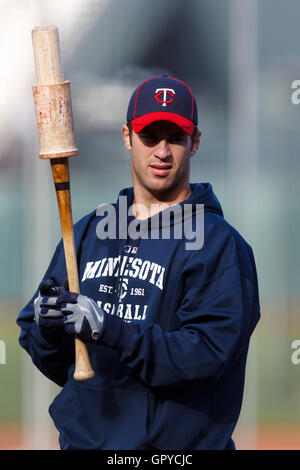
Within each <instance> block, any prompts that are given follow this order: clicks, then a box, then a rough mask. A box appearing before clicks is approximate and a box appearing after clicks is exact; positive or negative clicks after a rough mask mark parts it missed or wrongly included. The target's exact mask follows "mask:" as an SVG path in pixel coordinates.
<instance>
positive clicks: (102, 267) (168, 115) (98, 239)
mask: <svg viewBox="0 0 300 470" xmlns="http://www.w3.org/2000/svg"><path fill="white" fill-rule="evenodd" d="M197 125H198V121H197V105H196V101H195V98H194V96H193V93H192V91H191V89H190V88H189V86H188V85H187V84H185V83H184V82H182V81H180V80H178V79H176V78H172V77H169V76H159V77H155V78H150V79H149V80H146V81H145V82H143V83H142V84H141V85H140V86H139V87H138V88H137V89H136V90H135V91H134V92H133V95H132V97H131V99H130V102H129V106H128V111H127V124H126V125H124V126H123V128H122V135H123V140H124V145H125V147H126V149H127V150H128V151H129V153H130V155H131V169H132V187H130V188H125V189H122V190H121V191H120V193H119V196H118V198H117V201H116V203H114V204H110V205H109V204H108V205H106V206H104V207H102V206H100V207H99V208H98V209H97V210H94V211H93V212H92V213H90V214H88V215H86V216H85V217H83V218H82V219H81V220H80V221H79V222H78V223H76V224H75V226H74V233H75V241H76V252H77V261H78V269H79V278H80V292H81V293H80V295H78V294H75V293H73V292H69V291H68V288H67V285H66V283H65V280H66V278H67V274H66V266H65V259H64V251H63V245H62V242H60V243H59V244H58V246H57V248H56V251H55V253H54V256H53V258H52V260H51V263H50V265H49V268H48V270H47V272H46V274H45V276H44V277H43V280H42V282H41V284H40V286H39V288H38V289H37V291H36V293H35V294H34V296H33V298H32V299H31V300H30V302H29V303H28V304H27V305H26V306H25V307H24V309H23V310H22V311H21V313H20V315H19V317H18V320H17V323H18V325H19V326H20V328H21V334H20V339H19V340H20V344H21V346H22V347H23V348H25V349H26V351H27V352H28V353H29V354H30V356H31V358H32V361H33V362H34V364H35V365H36V367H38V369H39V370H40V371H41V372H42V373H43V374H44V375H45V376H46V377H48V378H49V379H50V380H52V381H54V382H55V383H56V384H58V385H60V386H61V387H62V390H61V392H60V393H59V394H58V396H57V397H56V398H55V399H54V401H53V403H52V404H51V406H50V408H49V412H50V415H51V417H52V419H53V421H54V423H55V426H56V427H57V429H58V430H59V433H60V437H59V442H60V446H61V449H110V450H111V449H131V450H133V449H150V450H165V449H169V450H170V449H176V450H185V449H189V450H192V449H234V448H235V444H234V442H233V440H232V433H233V430H234V428H235V426H236V423H237V420H238V417H239V413H240V409H241V404H242V395H243V388H244V377H245V367H246V358H247V352H248V346H249V340H250V337H251V334H252V332H253V330H254V328H255V326H256V324H257V322H258V320H259V317H260V306H259V294H258V285H257V275H256V268H255V261H254V256H253V252H252V249H251V247H250V246H249V244H248V243H247V242H246V241H245V240H244V238H243V237H242V236H241V235H240V234H239V233H238V232H237V230H235V229H234V228H233V227H232V226H231V225H230V224H229V223H228V222H227V221H226V220H225V219H224V215H223V211H222V208H221V205H220V203H219V201H218V199H217V197H216V196H215V194H214V192H213V189H212V186H211V184H210V183H191V182H190V161H191V158H192V157H193V156H194V155H195V154H196V152H197V150H198V147H199V143H200V135H201V133H200V131H199V130H198V127H197ZM188 227H189V229H188ZM201 234H203V240H202V242H201V236H200V235H201ZM75 334H76V335H77V336H78V337H79V338H80V339H81V340H82V341H84V342H85V343H86V345H87V348H88V351H89V356H90V360H91V364H92V366H93V369H94V371H95V377H94V378H92V379H90V380H87V381H76V380H74V378H73V372H74V361H75V358H74V335H75Z"/></svg>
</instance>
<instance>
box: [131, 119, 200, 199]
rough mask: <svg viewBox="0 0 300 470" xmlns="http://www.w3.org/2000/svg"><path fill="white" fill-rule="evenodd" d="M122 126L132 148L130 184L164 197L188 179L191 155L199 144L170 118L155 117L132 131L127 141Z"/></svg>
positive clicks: (181, 186)
mask: <svg viewBox="0 0 300 470" xmlns="http://www.w3.org/2000/svg"><path fill="white" fill-rule="evenodd" d="M127 130H128V128H127V126H124V127H123V138H124V143H125V146H126V148H127V149H128V150H130V151H131V165H132V178H133V185H134V186H135V187H139V188H140V189H142V190H143V189H144V190H147V191H148V192H150V193H151V194H153V195H155V196H159V197H163V198H167V197H168V194H172V193H174V190H175V191H176V190H178V191H180V190H182V189H183V188H184V187H186V186H187V185H188V183H189V173H190V159H191V156H192V155H193V154H194V153H195V152H196V151H197V149H198V146H199V138H198V137H199V136H196V139H195V141H194V144H192V139H191V137H190V136H189V135H187V134H186V133H185V132H184V131H183V130H182V129H180V127H178V126H176V124H174V123H172V122H169V121H157V122H154V123H152V124H150V125H149V126H147V127H145V128H144V129H143V130H142V131H141V132H140V133H139V134H136V133H135V132H134V131H132V139H131V143H130V142H129V138H128V133H127Z"/></svg>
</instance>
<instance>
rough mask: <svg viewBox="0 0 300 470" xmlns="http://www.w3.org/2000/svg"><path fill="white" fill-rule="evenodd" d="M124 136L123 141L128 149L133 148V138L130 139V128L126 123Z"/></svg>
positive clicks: (123, 130) (123, 131) (123, 128)
mask: <svg viewBox="0 0 300 470" xmlns="http://www.w3.org/2000/svg"><path fill="white" fill-rule="evenodd" d="M122 136H123V142H124V145H125V147H126V149H127V150H128V151H130V150H131V148H132V147H131V139H130V130H129V127H128V126H127V125H126V124H124V125H123V127H122Z"/></svg>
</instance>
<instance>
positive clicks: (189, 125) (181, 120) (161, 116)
mask: <svg viewBox="0 0 300 470" xmlns="http://www.w3.org/2000/svg"><path fill="white" fill-rule="evenodd" d="M155 121H171V122H174V124H176V125H177V126H179V127H180V128H181V129H182V130H183V131H184V132H185V133H186V134H188V135H192V133H193V130H194V128H195V124H194V123H193V122H192V121H190V120H189V119H186V118H185V117H183V116H180V115H179V114H174V113H166V112H156V113H148V114H144V115H143V116H140V117H138V118H135V119H133V120H132V121H131V122H132V127H133V130H134V132H135V133H136V134H138V133H139V132H141V131H142V130H143V129H144V127H146V126H149V124H152V122H155Z"/></svg>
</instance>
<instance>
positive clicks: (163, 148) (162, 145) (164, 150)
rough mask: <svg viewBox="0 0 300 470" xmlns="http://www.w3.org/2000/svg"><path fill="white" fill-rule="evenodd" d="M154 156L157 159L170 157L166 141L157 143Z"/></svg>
mask: <svg viewBox="0 0 300 470" xmlns="http://www.w3.org/2000/svg"><path fill="white" fill-rule="evenodd" d="M155 155H156V157H158V158H167V157H169V156H170V155H171V152H170V149H169V144H168V142H167V140H166V139H162V140H160V141H159V143H158V144H157V146H156V148H155Z"/></svg>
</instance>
